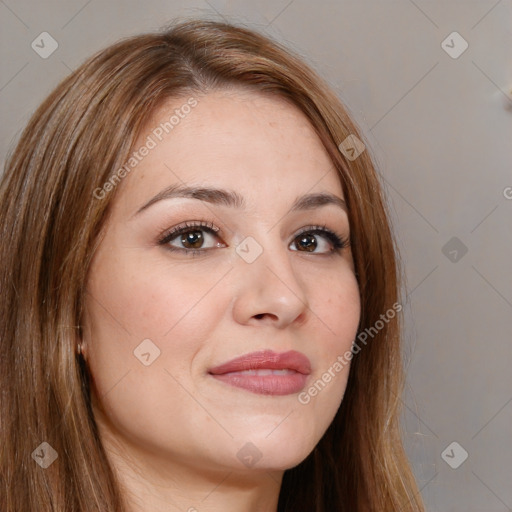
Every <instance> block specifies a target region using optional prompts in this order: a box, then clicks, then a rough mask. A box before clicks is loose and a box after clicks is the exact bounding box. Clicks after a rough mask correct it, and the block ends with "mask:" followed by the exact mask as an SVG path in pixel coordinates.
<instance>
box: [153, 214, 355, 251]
mask: <svg viewBox="0 0 512 512" xmlns="http://www.w3.org/2000/svg"><path fill="white" fill-rule="evenodd" d="M199 228H202V229H199ZM193 230H195V231H208V232H210V233H212V234H214V235H217V234H218V233H220V228H218V227H216V226H215V225H214V224H212V223H211V222H208V221H202V220H201V221H191V222H185V223H184V224H180V225H179V226H176V227H174V228H172V229H171V230H169V231H166V232H164V233H163V234H162V235H161V236H160V238H159V240H158V244H159V245H167V244H168V243H169V242H170V241H171V240H173V239H174V238H176V237H177V236H178V235H182V234H184V233H187V232H189V231H193ZM305 233H309V234H321V235H323V236H325V237H326V238H327V239H328V240H329V241H330V242H331V244H332V245H333V247H334V248H333V250H332V251H331V252H330V253H320V254H323V255H326V254H327V255H329V254H338V253H340V252H341V251H342V250H343V249H345V248H346V247H348V246H349V241H348V239H347V238H344V237H342V236H340V235H338V234H336V233H335V232H334V231H331V230H330V229H328V228H327V226H317V225H314V226H307V227H305V228H303V229H302V230H301V231H300V232H299V233H297V234H296V235H295V237H294V240H295V239H297V238H299V237H300V236H301V235H303V234H305ZM166 249H167V250H169V251H171V252H181V253H183V254H185V255H192V256H199V255H200V254H202V253H205V252H207V251H210V250H212V249H213V248H209V249H183V248H179V247H172V246H171V245H167V247H166Z"/></svg>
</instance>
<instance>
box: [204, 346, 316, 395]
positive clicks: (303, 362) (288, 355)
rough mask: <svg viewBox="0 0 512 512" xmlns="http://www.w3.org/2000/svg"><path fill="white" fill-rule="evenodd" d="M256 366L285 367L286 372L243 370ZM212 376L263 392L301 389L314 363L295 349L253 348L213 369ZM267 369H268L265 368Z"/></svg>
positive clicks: (266, 368)
mask: <svg viewBox="0 0 512 512" xmlns="http://www.w3.org/2000/svg"><path fill="white" fill-rule="evenodd" d="M250 370H252V371H253V373H256V372H254V371H257V370H262V371H264V370H267V371H270V370H281V371H283V370H284V372H283V373H284V374H268V375H267V374H264V375H254V374H248V373H242V372H247V371H250ZM209 373H210V375H212V377H214V378H216V379H218V380H220V381H223V382H225V383H226V384H230V385H232V386H235V387H239V388H243V389H246V390H248V391H252V392H253V393H259V394H263V395H289V394H292V393H298V392H299V391H300V390H301V389H303V388H304V386H305V385H306V380H307V377H308V375H309V374H310V373H311V363H310V361H309V359H308V358H307V357H306V356H305V355H304V354H302V353H300V352H297V351H295V350H290V351H288V352H283V353H281V354H278V353H276V352H273V351H272V350H263V351H260V352H253V353H251V354H246V355H243V356H241V357H237V358H235V359H233V360H231V361H228V362H227V363H224V364H221V365H220V366H216V367H215V368H211V369H210V370H209ZM264 373H266V372H264Z"/></svg>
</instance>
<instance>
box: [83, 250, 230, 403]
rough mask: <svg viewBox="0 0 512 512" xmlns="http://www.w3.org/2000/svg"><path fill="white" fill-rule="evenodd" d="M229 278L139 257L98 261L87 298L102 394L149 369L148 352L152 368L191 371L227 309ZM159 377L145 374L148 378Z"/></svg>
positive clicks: (92, 354)
mask: <svg viewBox="0 0 512 512" xmlns="http://www.w3.org/2000/svg"><path fill="white" fill-rule="evenodd" d="M129 258H131V259H129ZM223 274H224V272H223V271H222V268H220V269H216V271H215V272H212V271H211V269H210V271H209V272H207V271H206V270H205V271H204V272H201V271H200V270H199V271H198V268H197V266H196V267H195V269H194V271H192V268H191V270H190V271H187V269H184V268H183V266H181V267H180V269H179V271H177V270H176V269H175V268H173V267H172V266H165V267H164V266H162V265H159V264H155V265H152V266H150V265H148V263H147V261H146V262H143V261H142V260H139V259H138V258H133V253H131V254H130V253H127V254H126V259H125V260H123V259H120V258H116V259H114V258H108V257H104V258H102V259H99V258H98V261H97V264H96V267H95V268H94V269H93V272H91V276H92V278H91V279H90V281H89V284H88V295H87V311H88V315H87V316H88V318H89V320H90V322H89V323H90V336H89V337H90V340H89V342H88V343H87V345H88V349H89V350H88V352H89V357H88V359H89V363H90V366H91V373H92V375H93V377H94V380H95V383H96V386H97V388H98V391H99V392H100V393H101V392H104V391H105V390H107V389H109V387H111V386H112V384H113V382H116V381H117V380H118V379H119V378H120V377H121V376H122V375H123V374H125V373H126V372H127V371H128V370H130V371H132V372H136V373H139V372H144V370H147V368H146V367H145V366H144V364H143V362H141V360H140V359H141V356H142V354H148V352H149V356H148V355H145V357H144V358H143V359H146V360H149V361H153V360H154V361H155V362H154V363H151V367H160V368H164V367H165V368H169V369H178V368H182V369H183V371H184V370H185V369H187V368H189V367H190V364H191V361H192V359H193V357H194V355H195V353H196V352H197V351H198V350H199V349H200V348H201V346H202V344H203V343H204V340H206V339H207V338H208V336H209V335H211V332H212V330H213V328H214V324H215V322H217V321H218V320H219V319H220V318H222V317H223V314H224V313H223V311H225V310H226V308H227V304H225V302H223V301H222V296H221V291H220V290H221V289H222V279H221V277H222V275H223ZM228 300H229V299H228ZM148 340H150V342H148ZM145 362H148V361H145ZM155 373H156V372H151V373H149V372H148V371H145V373H144V379H145V380H146V381H147V380H148V377H149V378H152V376H153V375H154V374H155Z"/></svg>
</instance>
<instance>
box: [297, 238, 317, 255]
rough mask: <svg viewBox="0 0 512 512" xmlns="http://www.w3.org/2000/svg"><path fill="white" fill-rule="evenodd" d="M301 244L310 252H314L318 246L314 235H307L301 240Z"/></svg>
mask: <svg viewBox="0 0 512 512" xmlns="http://www.w3.org/2000/svg"><path fill="white" fill-rule="evenodd" d="M299 244H300V245H302V247H305V248H306V250H307V251H308V252H313V251H314V250H315V248H316V246H317V241H316V238H315V237H314V236H313V235H307V236H303V237H302V238H301V239H300V240H299Z"/></svg>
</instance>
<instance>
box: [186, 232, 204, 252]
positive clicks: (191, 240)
mask: <svg viewBox="0 0 512 512" xmlns="http://www.w3.org/2000/svg"><path fill="white" fill-rule="evenodd" d="M181 243H182V244H184V245H185V246H186V244H192V246H193V248H194V249H197V248H199V247H201V245H202V243H203V235H202V233H201V231H190V232H189V233H187V234H185V235H184V236H182V237H181Z"/></svg>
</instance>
